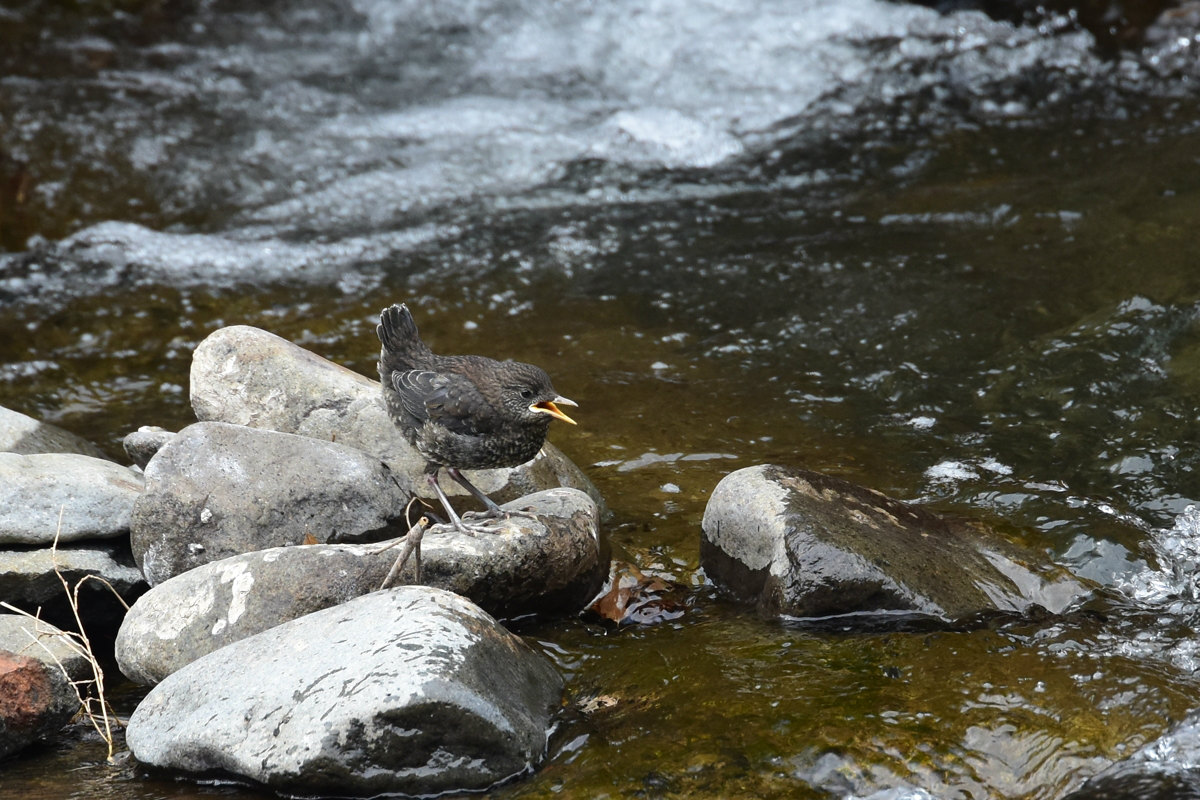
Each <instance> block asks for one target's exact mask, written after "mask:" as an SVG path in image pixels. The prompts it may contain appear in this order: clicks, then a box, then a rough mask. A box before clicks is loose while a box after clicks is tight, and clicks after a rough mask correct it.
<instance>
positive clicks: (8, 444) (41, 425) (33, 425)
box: [0, 406, 108, 458]
mask: <svg viewBox="0 0 1200 800" xmlns="http://www.w3.org/2000/svg"><path fill="white" fill-rule="evenodd" d="M0 452H3V453H20V454H21V455H26V456H28V455H34V454H37V453H77V454H79V455H84V456H91V457H93V458H108V456H106V455H105V454H104V451H103V450H101V449H100V448H99V447H97V446H96V445H94V444H92V443H91V442H89V441H88V440H87V439H84V438H83V437H82V436H76V435H75V434H73V433H71V432H70V431H67V430H63V429H62V428H60V427H58V426H57V425H51V424H50V423H49V422H41V421H39V420H36V419H34V418H33V417H30V416H27V415H25V414H22V413H21V412H20V411H13V410H12V409H11V408H5V407H4V406H0Z"/></svg>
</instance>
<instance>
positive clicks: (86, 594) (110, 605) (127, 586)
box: [0, 540, 148, 634]
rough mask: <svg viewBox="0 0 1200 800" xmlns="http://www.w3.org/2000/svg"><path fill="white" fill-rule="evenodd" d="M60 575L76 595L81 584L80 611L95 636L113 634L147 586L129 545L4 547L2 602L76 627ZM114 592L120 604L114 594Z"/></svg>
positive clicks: (1, 553)
mask: <svg viewBox="0 0 1200 800" xmlns="http://www.w3.org/2000/svg"><path fill="white" fill-rule="evenodd" d="M55 567H57V569H58V572H57V573H56V572H55ZM60 574H61V575H62V578H63V579H64V580H66V582H67V585H68V586H70V587H71V589H72V591H73V590H74V589H75V586H76V585H77V584H79V583H80V581H82V582H83V584H82V586H81V587H80V589H79V611H80V615H81V617H82V619H83V624H84V625H85V626H86V627H87V629H88V631H89V633H91V634H96V633H99V632H100V631H101V630H108V631H109V632H110V634H111V633H112V632H115V631H116V629H117V626H118V625H119V624H120V621H121V619H122V618H123V617H124V615H125V605H127V604H132V603H133V602H134V601H135V600H137V598H138V597H139V596H141V594H142V593H143V592H145V591H146V589H147V588H148V587H147V584H146V579H145V578H144V577H142V571H141V570H140V569H138V568H137V565H136V564H134V562H133V555H132V553H130V552H129V545H128V543H127V542H120V541H107V540H106V541H97V542H80V543H77V544H67V545H61V546H59V547H58V548H56V549H51V548H49V547H42V548H32V549H30V548H24V549H17V548H11V549H0V598H2V599H4V600H5V601H7V602H8V603H11V604H12V605H14V606H16V607H17V608H20V609H21V610H23V611H25V612H28V613H30V614H35V613H38V611H39V610H40V612H41V614H40V615H41V617H42V618H43V619H46V620H48V621H50V622H52V623H54V624H56V625H58V626H59V627H65V628H73V627H74V626H75V619H74V614H73V612H72V611H71V607H70V604H69V603H68V601H67V591H66V589H64V588H63V585H62V581H61V580H59V575H60ZM89 576H94V577H89ZM109 587H111V589H110V588H109ZM114 591H115V592H116V593H117V594H118V595H120V597H121V600H117V598H116V597H114V596H113V592H114ZM122 601H124V602H122Z"/></svg>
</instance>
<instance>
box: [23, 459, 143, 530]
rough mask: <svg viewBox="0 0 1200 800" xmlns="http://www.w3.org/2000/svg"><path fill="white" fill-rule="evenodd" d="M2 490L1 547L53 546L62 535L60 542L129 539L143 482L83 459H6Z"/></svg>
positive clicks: (119, 468)
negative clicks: (60, 512) (57, 533)
mask: <svg viewBox="0 0 1200 800" xmlns="http://www.w3.org/2000/svg"><path fill="white" fill-rule="evenodd" d="M0 486H2V487H4V491H2V492H0V544H23V545H48V544H51V543H53V542H54V536H55V532H56V531H58V532H59V537H58V538H59V541H60V542H71V541H77V540H79V539H105V538H112V537H116V536H123V535H125V534H126V533H128V532H129V518H130V513H131V512H132V510H133V503H134V501H135V500H137V498H138V495H140V494H141V492H142V478H141V476H140V475H138V474H137V473H136V472H134V471H132V470H130V469H129V468H127V467H122V466H120V465H118V464H114V463H113V462H111V461H104V460H101V459H99V458H93V457H92V456H84V455H79V454H77V453H45V454H36V455H28V456H23V455H18V454H17V453H0ZM60 509H61V511H62V528H61V530H60V529H59V511H60Z"/></svg>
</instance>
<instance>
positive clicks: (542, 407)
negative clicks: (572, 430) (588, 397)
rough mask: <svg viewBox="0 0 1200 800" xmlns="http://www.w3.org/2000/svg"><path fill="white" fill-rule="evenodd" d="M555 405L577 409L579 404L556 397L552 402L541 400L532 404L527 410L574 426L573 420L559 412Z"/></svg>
mask: <svg viewBox="0 0 1200 800" xmlns="http://www.w3.org/2000/svg"><path fill="white" fill-rule="evenodd" d="M556 404H558V405H564V406H572V407H574V408H579V404H578V403H576V402H575V401H574V400H568V399H567V398H565V397H556V398H554V399H553V400H543V401H542V402H540V403H534V404H533V405H531V406H530V407H529V410H530V411H533V412H535V413H539V414H549V415H550V416H552V417H554V418H555V419H561V420H562V421H563V422H569V423H571V424H572V425H574V424H576V423H575V420H573V419H571V418H570V417H568V416H567V415H566V414H564V413H563V412H562V411H560V410H559V408H558V405H556Z"/></svg>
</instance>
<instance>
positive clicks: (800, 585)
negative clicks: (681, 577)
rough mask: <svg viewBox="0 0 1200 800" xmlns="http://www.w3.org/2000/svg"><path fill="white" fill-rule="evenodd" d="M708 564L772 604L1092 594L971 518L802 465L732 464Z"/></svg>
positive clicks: (961, 609) (1007, 605) (809, 611)
mask: <svg viewBox="0 0 1200 800" xmlns="http://www.w3.org/2000/svg"><path fill="white" fill-rule="evenodd" d="M703 528H704V534H703V537H702V539H701V547H700V557H701V564H702V565H703V566H704V569H705V572H707V573H708V575H709V576H710V577H711V578H712V579H713V580H714V581H716V582H717V583H718V584H720V585H722V586H724V587H726V588H727V589H729V590H731V591H732V592H733V593H734V594H736V595H738V596H740V597H743V598H745V599H748V600H751V601H753V602H756V603H757V604H758V605H759V606H760V608H762V609H763V610H764V611H765V612H767V613H770V614H787V615H793V616H804V617H810V616H823V615H831V614H844V613H849V612H857V611H903V612H911V613H915V614H920V615H928V616H930V617H933V618H936V619H940V620H943V621H948V622H949V621H958V620H965V619H968V618H970V617H973V616H975V615H979V614H987V613H995V612H1016V613H1020V612H1024V611H1027V610H1031V609H1032V608H1034V607H1038V606H1040V607H1043V608H1045V609H1047V610H1049V611H1050V612H1052V613H1059V612H1061V611H1063V610H1064V609H1066V608H1067V607H1068V606H1070V605H1071V604H1072V603H1074V602H1075V601H1077V600H1079V599H1081V598H1083V597H1085V596H1086V595H1087V594H1088V589H1087V587H1086V586H1085V585H1084V584H1082V583H1081V582H1080V581H1078V580H1076V579H1075V578H1073V577H1071V576H1070V575H1069V574H1068V573H1066V572H1065V571H1063V570H1061V569H1058V568H1055V567H1052V566H1051V565H1047V564H1044V563H1040V562H1039V560H1038V559H1037V558H1035V557H1034V556H1033V554H1032V553H1027V552H1022V551H1021V550H1020V549H1019V548H1018V547H1016V546H1015V545H1013V544H1012V543H1010V542H1008V541H1007V540H1005V539H1003V538H1001V537H1000V536H998V535H996V534H995V533H993V532H991V531H990V530H988V529H987V528H986V527H985V526H983V525H981V524H979V523H974V522H968V521H959V520H953V519H949V518H944V517H940V516H938V515H936V514H933V513H931V512H929V511H927V510H925V509H923V508H921V507H919V506H913V505H909V504H907V503H902V502H900V501H898V500H893V499H892V498H890V497H887V496H885V495H883V494H880V493H879V492H876V491H873V490H870V489H866V488H863V487H861V486H856V485H854V484H852V483H848V482H846V481H842V480H838V479H836V478H831V477H829V476H826V475H821V474H819V473H815V472H809V471H807V470H802V469H794V468H784V467H778V466H769V465H768V466H756V467H748V468H746V469H741V470H738V471H736V472H734V473H731V474H730V475H727V476H726V477H725V478H724V479H723V480H722V481H721V482H720V483H719V484H718V485H717V487H716V489H715V490H713V493H712V496H711V497H710V498H709V501H708V506H707V507H706V508H705V511H704V521H703Z"/></svg>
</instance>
